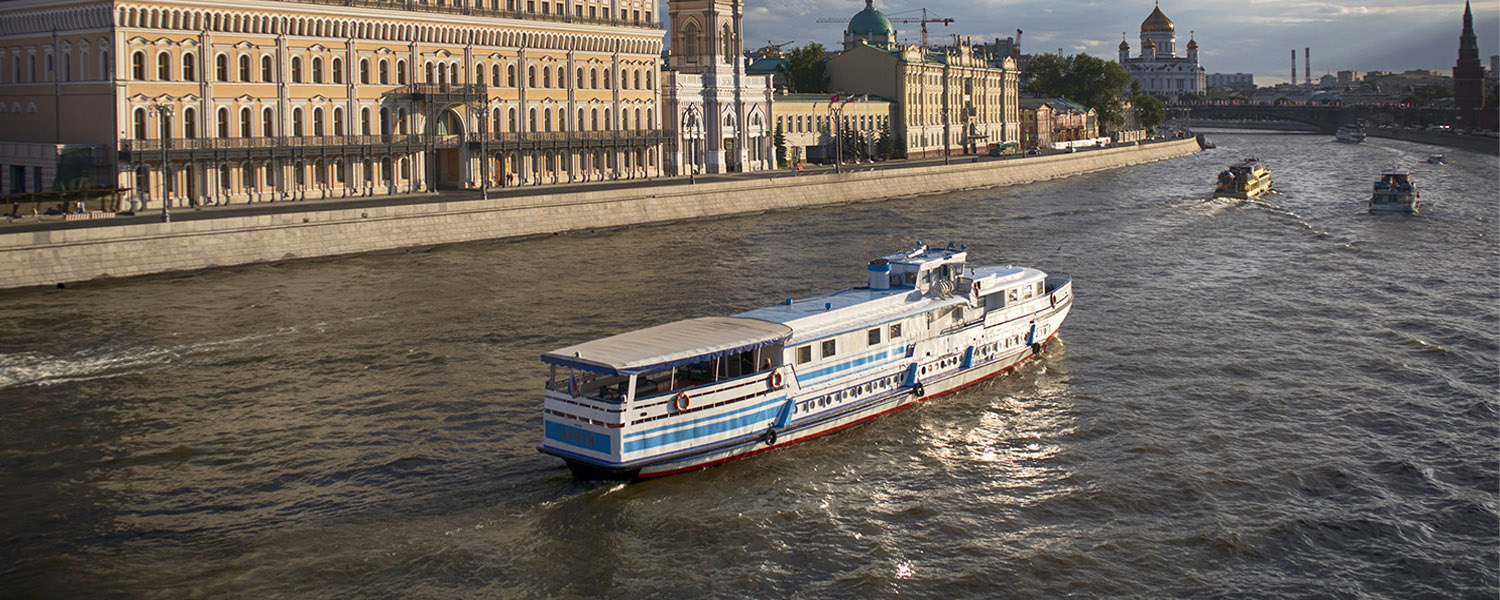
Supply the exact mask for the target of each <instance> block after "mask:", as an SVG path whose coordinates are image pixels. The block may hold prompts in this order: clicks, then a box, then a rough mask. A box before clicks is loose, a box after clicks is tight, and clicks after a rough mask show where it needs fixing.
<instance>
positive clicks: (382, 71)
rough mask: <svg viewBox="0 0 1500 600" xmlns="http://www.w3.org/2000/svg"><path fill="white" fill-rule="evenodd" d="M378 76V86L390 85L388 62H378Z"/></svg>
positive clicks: (389, 65)
mask: <svg viewBox="0 0 1500 600" xmlns="http://www.w3.org/2000/svg"><path fill="white" fill-rule="evenodd" d="M379 75H380V85H390V83H391V63H389V62H387V61H385V60H381V61H380V67H379Z"/></svg>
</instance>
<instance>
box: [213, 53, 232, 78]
mask: <svg viewBox="0 0 1500 600" xmlns="http://www.w3.org/2000/svg"><path fill="white" fill-rule="evenodd" d="M214 81H229V57H228V56H225V55H223V54H220V55H218V56H215V57H214Z"/></svg>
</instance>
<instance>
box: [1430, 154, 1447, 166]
mask: <svg viewBox="0 0 1500 600" xmlns="http://www.w3.org/2000/svg"><path fill="white" fill-rule="evenodd" d="M1427 164H1429V165H1446V164H1448V157H1446V156H1443V155H1441V154H1434V155H1432V156H1429V157H1427Z"/></svg>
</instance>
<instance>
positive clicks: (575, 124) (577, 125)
mask: <svg viewBox="0 0 1500 600" xmlns="http://www.w3.org/2000/svg"><path fill="white" fill-rule="evenodd" d="M583 123H584V120H583V109H581V108H580V109H578V120H577V121H573V127H575V128H577V129H578V130H579V131H583Z"/></svg>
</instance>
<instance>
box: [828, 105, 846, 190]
mask: <svg viewBox="0 0 1500 600" xmlns="http://www.w3.org/2000/svg"><path fill="white" fill-rule="evenodd" d="M828 116H829V117H830V118H832V119H833V172H834V173H842V172H843V164H844V135H843V133H844V105H843V103H839V102H835V103H834V104H833V105H831V106H829V107H828Z"/></svg>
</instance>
